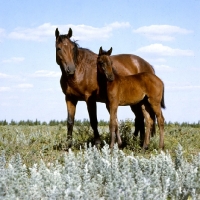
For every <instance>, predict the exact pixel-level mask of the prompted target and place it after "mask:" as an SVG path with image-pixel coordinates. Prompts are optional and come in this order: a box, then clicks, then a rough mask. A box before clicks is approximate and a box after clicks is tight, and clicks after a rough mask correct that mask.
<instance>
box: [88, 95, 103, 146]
mask: <svg viewBox="0 0 200 200" xmlns="http://www.w3.org/2000/svg"><path fill="white" fill-rule="evenodd" d="M86 104H87V109H88V113H89V118H90V125H91V127H92V129H93V132H94V143H95V145H96V146H99V145H100V144H101V139H100V135H99V131H98V128H97V126H98V121H97V106H96V99H95V98H94V97H92V96H90V97H89V98H88V99H87V100H86Z"/></svg>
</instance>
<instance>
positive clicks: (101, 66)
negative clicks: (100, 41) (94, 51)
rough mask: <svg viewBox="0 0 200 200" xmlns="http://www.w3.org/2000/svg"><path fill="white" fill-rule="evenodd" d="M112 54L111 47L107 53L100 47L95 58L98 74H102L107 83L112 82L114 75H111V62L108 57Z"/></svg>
mask: <svg viewBox="0 0 200 200" xmlns="http://www.w3.org/2000/svg"><path fill="white" fill-rule="evenodd" d="M111 53H112V47H111V48H110V50H108V51H104V50H103V49H102V47H100V49H99V55H98V58H97V68H98V70H99V72H100V73H104V74H105V75H106V78H107V80H108V81H113V80H114V79H115V75H114V73H113V67H112V60H111V58H110V55H111Z"/></svg>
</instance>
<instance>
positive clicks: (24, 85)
mask: <svg viewBox="0 0 200 200" xmlns="http://www.w3.org/2000/svg"><path fill="white" fill-rule="evenodd" d="M15 87H16V88H20V89H28V88H32V87H33V85H32V84H29V83H23V84H18V85H16V86H15Z"/></svg>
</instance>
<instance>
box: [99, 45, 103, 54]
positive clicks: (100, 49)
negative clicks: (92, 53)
mask: <svg viewBox="0 0 200 200" xmlns="http://www.w3.org/2000/svg"><path fill="white" fill-rule="evenodd" d="M102 54H103V49H102V47H100V48H99V56H100V55H102Z"/></svg>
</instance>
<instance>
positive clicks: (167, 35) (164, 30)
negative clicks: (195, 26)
mask: <svg viewBox="0 0 200 200" xmlns="http://www.w3.org/2000/svg"><path fill="white" fill-rule="evenodd" d="M133 32H134V33H139V34H142V35H144V36H146V37H147V38H149V39H152V40H158V41H171V40H174V39H175V36H176V35H177V34H189V33H192V32H193V31H191V30H187V29H184V28H180V27H178V26H171V25H151V26H142V27H140V28H138V29H135V30H133Z"/></svg>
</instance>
